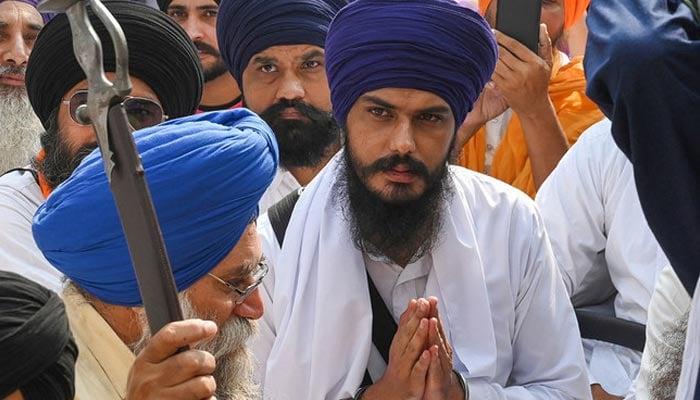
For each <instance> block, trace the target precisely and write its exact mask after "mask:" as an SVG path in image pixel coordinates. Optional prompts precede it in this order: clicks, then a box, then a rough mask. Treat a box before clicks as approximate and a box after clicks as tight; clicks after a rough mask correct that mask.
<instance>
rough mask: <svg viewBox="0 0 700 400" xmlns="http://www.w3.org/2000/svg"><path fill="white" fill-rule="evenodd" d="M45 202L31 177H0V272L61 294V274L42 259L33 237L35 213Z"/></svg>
mask: <svg viewBox="0 0 700 400" xmlns="http://www.w3.org/2000/svg"><path fill="white" fill-rule="evenodd" d="M44 201H45V200H44V197H43V196H42V195H41V189H40V188H39V185H38V184H37V183H36V181H35V180H34V176H33V175H32V174H31V173H29V172H10V173H9V174H6V175H3V176H2V177H0V270H3V271H11V272H15V273H18V274H20V275H22V276H24V277H25V278H27V279H30V280H32V281H34V282H37V283H39V284H41V285H43V286H44V287H46V288H48V289H51V290H53V291H54V292H56V293H59V294H60V293H61V292H62V290H63V289H62V287H63V284H62V282H61V277H62V276H63V274H61V273H60V272H59V271H58V270H57V269H55V268H54V267H53V266H52V265H51V264H50V263H49V262H48V261H47V260H46V258H44V255H43V254H42V253H41V250H39V248H38V247H37V246H36V243H35V242H34V236H33V235H32V219H33V218H34V212H35V211H36V209H37V208H39V206H40V205H41V204H42V203H44Z"/></svg>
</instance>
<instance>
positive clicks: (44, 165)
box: [34, 109, 97, 189]
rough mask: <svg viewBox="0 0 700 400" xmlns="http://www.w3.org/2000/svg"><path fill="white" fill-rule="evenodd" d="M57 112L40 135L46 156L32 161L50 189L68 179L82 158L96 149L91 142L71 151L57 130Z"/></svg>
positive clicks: (94, 143)
mask: <svg viewBox="0 0 700 400" xmlns="http://www.w3.org/2000/svg"><path fill="white" fill-rule="evenodd" d="M57 112H58V109H56V110H54V112H53V113H52V114H51V117H50V122H49V127H48V129H47V130H46V132H44V133H42V134H41V145H42V147H43V148H44V151H45V153H46V155H45V157H44V159H43V160H36V159H35V160H34V168H35V169H36V170H37V171H39V172H40V173H41V174H42V175H43V176H44V178H45V180H46V183H48V185H49V187H50V188H51V189H55V188H56V187H57V186H58V185H60V184H61V183H63V182H64V181H65V180H66V179H68V178H69V177H70V176H71V174H72V173H73V171H75V169H76V168H78V165H80V162H81V161H82V160H83V158H85V157H86V156H87V155H88V154H90V153H91V152H92V151H93V150H94V149H96V148H97V143H96V142H93V143H89V144H86V145H83V146H80V147H79V148H78V150H77V151H72V150H71V148H70V146H69V145H68V143H67V142H66V141H65V139H64V138H63V136H65V135H64V134H63V133H62V132H61V131H60V130H59V128H58V117H57V116H56V114H57Z"/></svg>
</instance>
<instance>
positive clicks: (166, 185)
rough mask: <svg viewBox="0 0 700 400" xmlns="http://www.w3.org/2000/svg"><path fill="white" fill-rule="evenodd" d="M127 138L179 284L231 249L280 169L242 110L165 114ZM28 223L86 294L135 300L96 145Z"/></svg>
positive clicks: (264, 130)
mask: <svg viewBox="0 0 700 400" xmlns="http://www.w3.org/2000/svg"><path fill="white" fill-rule="evenodd" d="M134 138H135V141H136V145H137V147H138V150H139V153H140V154H141V159H142V162H143V166H144V169H145V171H146V177H147V179H148V184H149V188H150V191H151V196H152V198H153V203H154V206H155V209H156V213H157V215H158V220H159V222H160V226H161V230H162V233H163V238H164V240H165V244H166V246H167V250H168V256H169V258H170V262H171V264H172V269H173V275H174V276H175V282H176V284H177V287H178V290H179V291H182V290H184V289H186V288H187V287H189V286H190V285H192V284H193V283H194V282H196V281H197V280H198V279H200V278H201V277H202V276H204V275H205V274H206V273H208V272H209V271H211V270H212V269H213V268H214V267H215V266H216V265H217V264H218V263H219V262H220V261H221V260H222V259H223V258H224V257H225V256H226V255H227V254H228V253H229V252H230V251H231V249H233V247H234V246H235V245H236V243H237V242H238V240H239V239H240V237H241V235H242V233H243V231H244V230H245V228H246V226H247V225H248V223H249V222H250V221H251V220H252V218H254V217H255V216H256V215H257V212H258V201H259V200H260V198H261V197H262V195H263V193H264V192H265V190H266V189H267V187H268V186H269V185H270V183H271V182H272V180H273V178H274V176H275V173H276V171H277V166H278V159H279V153H278V149H277V142H276V141H275V138H274V134H273V133H272V131H271V129H270V128H269V127H268V126H267V124H266V123H265V122H264V121H262V120H261V119H260V118H259V117H258V116H257V115H255V114H253V113H252V112H250V111H248V110H247V109H237V110H227V111H220V112H212V113H206V114H198V115H195V116H190V117H185V118H181V119H177V120H172V121H169V122H166V123H164V124H161V125H158V126H155V127H152V128H148V129H143V130H140V131H137V132H135V134H134ZM32 229H33V233H34V239H35V240H36V243H37V245H38V246H39V249H41V251H42V252H43V253H44V256H45V257H46V259H47V260H49V262H51V264H53V265H54V266H55V267H56V268H57V269H58V270H59V271H61V272H63V273H64V274H65V275H66V276H67V277H68V278H69V279H71V280H72V281H74V282H76V283H77V284H78V285H79V286H80V287H82V288H84V289H85V290H87V291H88V292H89V293H90V294H92V295H94V296H96V297H97V298H99V299H100V300H102V301H105V302H107V303H111V304H116V305H122V306H137V305H140V304H141V303H142V301H141V296H140V294H139V290H138V285H137V282H136V275H135V273H134V270H133V266H132V263H131V259H130V257H129V251H128V249H127V245H126V240H125V238H124V234H123V231H122V228H121V225H120V222H119V217H118V215H117V210H116V207H115V205H114V200H113V198H112V193H111V191H110V189H109V186H108V183H107V177H106V175H105V173H104V168H103V165H102V159H101V157H100V153H99V152H98V151H93V152H92V153H91V154H90V155H89V156H88V157H86V158H85V159H84V160H83V162H82V163H81V164H80V166H79V167H78V168H77V169H76V170H75V172H74V173H73V175H72V176H71V177H70V178H69V179H68V180H67V181H65V182H64V183H63V184H61V185H60V186H59V187H58V188H56V190H55V191H54V192H53V193H52V194H51V195H50V196H49V198H48V200H47V202H46V203H45V204H43V205H42V206H41V207H40V208H39V209H38V210H37V212H36V214H35V216H34V223H33V226H32Z"/></svg>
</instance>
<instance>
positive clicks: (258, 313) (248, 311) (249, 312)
mask: <svg viewBox="0 0 700 400" xmlns="http://www.w3.org/2000/svg"><path fill="white" fill-rule="evenodd" d="M264 311H265V306H264V305H263V299H262V295H261V294H260V288H256V289H255V291H253V293H251V294H250V296H248V297H247V298H246V299H245V301H244V302H243V303H241V304H239V305H238V306H236V308H234V310H233V313H234V314H236V315H238V316H239V317H241V318H248V319H260V317H262V315H263V312H264Z"/></svg>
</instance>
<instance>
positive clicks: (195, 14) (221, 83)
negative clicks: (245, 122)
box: [158, 0, 241, 112]
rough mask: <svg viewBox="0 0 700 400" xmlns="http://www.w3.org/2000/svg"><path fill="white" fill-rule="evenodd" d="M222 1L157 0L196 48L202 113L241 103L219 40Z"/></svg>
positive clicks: (239, 91)
mask: <svg viewBox="0 0 700 400" xmlns="http://www.w3.org/2000/svg"><path fill="white" fill-rule="evenodd" d="M220 2H221V1H220V0H158V6H159V7H160V9H161V10H162V11H163V12H165V13H167V14H168V15H169V16H170V17H171V18H172V19H173V20H175V22H177V23H178V24H179V25H180V26H182V27H183V28H184V29H185V31H187V34H188V35H189V36H190V39H192V42H193V43H194V45H195V46H196V47H197V52H198V54H199V61H200V62H201V63H202V70H203V72H204V89H203V90H202V101H201V102H200V104H199V110H198V111H200V112H206V111H215V110H225V109H229V108H236V107H240V106H241V90H240V89H239V88H238V84H237V83H236V81H235V80H234V79H233V76H231V74H230V73H229V72H228V70H227V69H226V65H224V61H223V59H222V58H221V54H220V53H219V44H218V41H217V40H216V16H217V15H218V14H219V3H220Z"/></svg>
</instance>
